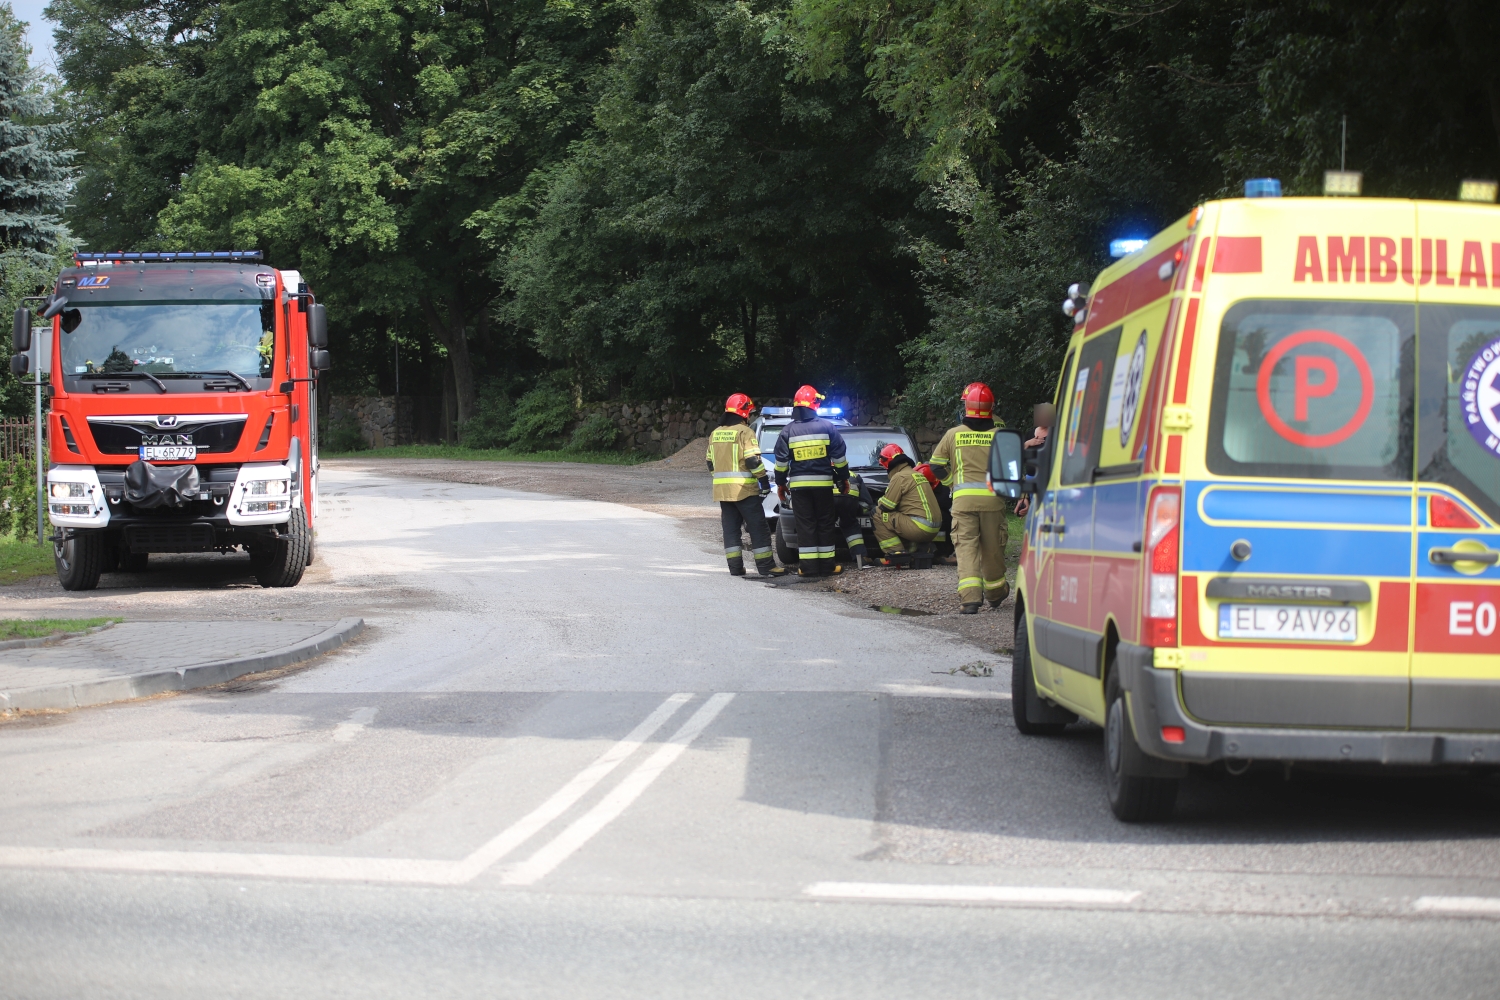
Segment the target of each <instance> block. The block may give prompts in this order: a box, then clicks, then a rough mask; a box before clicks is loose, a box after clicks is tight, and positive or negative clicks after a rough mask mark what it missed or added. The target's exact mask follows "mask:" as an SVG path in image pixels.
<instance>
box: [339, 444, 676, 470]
mask: <svg viewBox="0 0 1500 1000" xmlns="http://www.w3.org/2000/svg"><path fill="white" fill-rule="evenodd" d="M323 457H324V458H370V459H382V458H446V459H450V460H454V461H460V462H582V463H586V464H591V465H640V464H641V463H642V462H654V461H656V460H657V459H658V458H660V457H661V456H660V455H642V454H638V453H636V452H627V451H561V450H559V451H512V450H511V449H509V448H464V447H462V446H460V445H456V444H403V445H399V446H397V447H395V448H371V449H368V450H366V451H337V452H333V451H325V452H323Z"/></svg>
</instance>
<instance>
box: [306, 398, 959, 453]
mask: <svg viewBox="0 0 1500 1000" xmlns="http://www.w3.org/2000/svg"><path fill="white" fill-rule="evenodd" d="M427 402H436V400H429V401H427ZM756 402H757V403H758V404H759V405H761V406H790V405H791V403H792V401H791V400H790V399H775V398H772V399H764V400H756ZM415 403H416V400H414V399H413V398H412V397H410V396H401V397H400V398H399V399H398V398H396V397H392V396H334V397H333V398H332V399H331V400H330V401H329V407H328V414H327V415H326V416H325V417H324V418H323V419H324V420H325V421H326V423H325V426H324V434H325V435H326V434H327V433H328V432H329V431H330V430H331V429H332V428H333V427H336V426H338V425H340V424H342V423H345V422H347V421H353V422H354V423H355V424H356V425H357V426H358V427H359V432H360V437H362V438H364V441H365V443H366V444H367V445H368V446H370V447H371V448H389V447H393V446H395V445H397V444H412V443H414V442H416V441H418V440H421V439H422V436H419V435H418V434H417V433H416V427H417V425H418V419H417V417H418V416H419V415H418V414H417V413H416V412H415ZM824 405H825V406H838V407H841V408H842V409H843V411H844V417H845V419H847V420H848V421H849V422H850V423H852V424H854V425H856V426H866V425H871V424H874V425H889V424H894V423H895V422H896V414H895V409H896V401H895V400H890V399H886V400H867V399H858V398H845V397H832V398H830V399H828V400H827V402H826V403H825V404H824ZM398 408H399V413H398V412H397V411H398ZM723 412H724V398H723V397H722V396H715V397H713V398H712V399H703V398H701V397H699V398H693V399H671V398H669V399H654V400H632V401H626V400H615V401H613V402H607V403H589V404H586V405H585V406H584V407H583V409H582V411H581V412H580V413H579V421H580V422H581V421H583V420H586V419H588V418H589V417H590V416H592V415H594V414H596V413H602V414H603V415H604V416H605V417H607V418H608V419H609V420H610V421H611V422H612V423H613V424H614V425H615V426H616V427H617V428H619V431H620V437H619V442H618V447H619V448H620V449H621V450H622V451H636V452H641V453H643V454H647V455H659V456H663V457H665V456H667V455H672V454H675V453H677V452H678V451H680V450H681V449H683V448H684V447H686V446H687V444H688V443H689V442H690V441H694V440H696V439H698V438H701V437H706V436H707V435H708V433H709V431H711V430H713V428H714V427H716V426H718V423H719V415H720V414H721V413H723ZM429 422H430V421H429ZM424 426H425V425H424ZM947 426H948V425H947V424H945V423H939V422H928V423H925V424H922V425H919V426H916V427H910V426H909V427H907V430H908V431H910V432H911V434H912V437H913V438H915V439H916V442H917V448H918V449H919V450H920V451H921V453H922V456H923V457H926V456H927V455H929V454H931V452H932V448H933V446H934V445H936V444H937V442H938V439H939V438H941V437H942V435H943V431H944V430H945V429H947ZM424 436H430V435H424Z"/></svg>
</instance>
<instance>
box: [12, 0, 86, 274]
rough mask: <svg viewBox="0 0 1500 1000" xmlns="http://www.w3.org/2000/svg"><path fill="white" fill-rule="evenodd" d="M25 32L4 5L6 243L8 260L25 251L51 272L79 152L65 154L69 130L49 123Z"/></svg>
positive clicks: (47, 107)
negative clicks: (73, 164)
mask: <svg viewBox="0 0 1500 1000" xmlns="http://www.w3.org/2000/svg"><path fill="white" fill-rule="evenodd" d="M25 31H26V25H25V23H24V22H21V21H17V20H16V16H15V13H14V11H13V10H12V9H11V6H10V4H9V3H0V243H3V244H4V246H5V249H6V250H7V251H9V253H8V254H7V256H10V255H11V254H15V253H16V252H17V251H21V252H22V254H23V255H24V256H25V257H26V258H27V260H28V263H32V264H33V265H34V266H36V267H43V268H45V267H50V266H51V264H52V260H51V255H52V253H53V252H54V250H55V249H56V247H57V246H58V244H59V243H61V242H62V241H63V240H65V239H66V237H67V230H66V228H64V226H63V223H62V220H61V218H60V216H61V214H62V211H63V208H64V207H65V206H66V204H67V200H68V192H69V190H70V189H71V187H72V184H73V169H72V162H73V152H72V151H71V150H69V149H66V148H64V137H65V128H66V126H64V125H63V124H61V123H58V122H56V121H49V120H48V119H49V118H50V117H51V110H52V107H51V105H52V101H51V98H50V96H49V95H48V93H47V91H46V88H45V87H44V86H43V82H42V80H41V79H40V77H39V75H38V74H37V73H36V72H35V71H33V70H32V68H31V66H30V62H29V59H30V55H31V47H30V46H29V45H27V44H26V35H25ZM7 263H9V262H7ZM10 269H11V267H7V268H6V270H10Z"/></svg>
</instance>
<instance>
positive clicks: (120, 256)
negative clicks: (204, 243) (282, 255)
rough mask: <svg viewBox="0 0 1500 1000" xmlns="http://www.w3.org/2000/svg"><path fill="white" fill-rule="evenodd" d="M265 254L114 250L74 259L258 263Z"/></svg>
mask: <svg viewBox="0 0 1500 1000" xmlns="http://www.w3.org/2000/svg"><path fill="white" fill-rule="evenodd" d="M265 256H266V255H265V254H264V253H262V252H261V251H259V250H161V251H149V250H144V251H140V252H130V253H125V252H122V251H119V250H114V251H110V252H109V253H75V254H74V255H73V259H74V260H75V261H77V262H78V263H79V264H92V263H98V262H99V261H131V262H142V263H159V262H163V261H177V260H227V261H254V262H257V263H258V262H260V261H263V260H265Z"/></svg>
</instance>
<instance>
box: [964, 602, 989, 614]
mask: <svg viewBox="0 0 1500 1000" xmlns="http://www.w3.org/2000/svg"><path fill="white" fill-rule="evenodd" d="M983 604H984V602H983V601H974V602H972V603H970V602H967V601H966V602H964V606H963V607H961V608H959V609H958V613H959V614H961V615H977V614H979V608H980V606H981V605H983Z"/></svg>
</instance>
